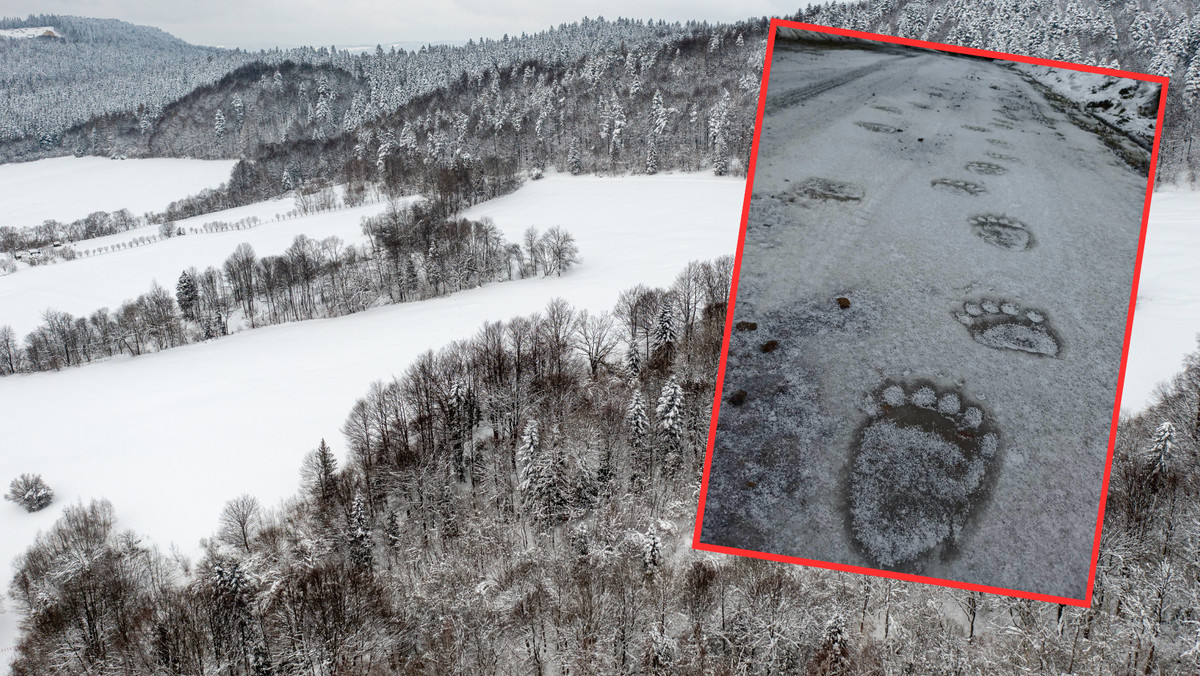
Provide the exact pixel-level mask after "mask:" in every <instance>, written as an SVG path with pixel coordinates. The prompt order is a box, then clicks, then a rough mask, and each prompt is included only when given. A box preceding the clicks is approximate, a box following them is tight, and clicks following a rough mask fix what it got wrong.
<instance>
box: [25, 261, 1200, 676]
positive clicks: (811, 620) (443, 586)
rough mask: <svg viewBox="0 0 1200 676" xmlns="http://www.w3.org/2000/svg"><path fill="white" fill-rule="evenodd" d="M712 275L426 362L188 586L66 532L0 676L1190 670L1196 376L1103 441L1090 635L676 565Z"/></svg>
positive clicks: (717, 567)
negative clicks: (1109, 449)
mask: <svg viewBox="0 0 1200 676" xmlns="http://www.w3.org/2000/svg"><path fill="white" fill-rule="evenodd" d="M730 264H731V261H730V260H728V259H725V260H720V261H716V262H715V263H704V264H695V265H691V266H689V267H688V268H687V269H686V270H685V271H683V272H682V273H681V274H680V275H679V278H678V280H677V281H676V283H675V284H674V285H673V286H672V288H670V289H647V288H644V287H642V288H636V289H631V290H630V291H628V292H627V293H625V294H624V295H623V296H622V298H621V301H620V302H619V304H618V306H617V307H616V308H614V310H613V312H612V313H611V314H607V313H602V314H589V313H586V312H578V311H575V310H573V309H572V308H571V307H569V306H568V305H566V304H565V303H562V302H559V301H556V302H553V303H551V304H550V305H549V306H548V307H547V308H546V310H545V312H544V313H541V314H538V315H535V316H532V317H523V318H516V319H513V320H511V321H508V322H503V323H492V324H488V325H485V326H484V327H482V328H481V329H480V331H479V333H478V334H477V335H476V337H474V338H473V339H471V340H468V341H464V342H460V343H456V344H453V345H450V346H447V347H446V348H444V349H442V350H440V351H438V352H430V353H427V354H426V355H425V356H424V357H422V358H421V359H419V360H417V361H416V363H414V364H413V365H412V366H411V367H410V368H409V370H408V372H407V373H405V374H404V375H403V376H402V377H400V378H398V379H396V380H394V381H392V382H388V383H378V384H377V385H375V386H373V387H372V388H371V390H370V391H369V392H368V393H366V395H365V396H364V397H363V398H362V399H361V400H360V401H358V402H357V403H356V404H355V405H354V406H353V407H352V409H351V410H350V412H349V415H348V417H347V419H346V422H345V425H344V427H343V432H344V438H342V439H338V440H332V439H331V440H320V439H314V440H313V447H314V448H315V450H313V451H312V452H310V453H309V454H308V456H307V458H306V460H305V461H304V463H303V466H302V467H301V468H300V490H299V492H298V493H297V495H296V497H295V498H294V499H293V500H291V501H290V502H289V503H288V504H287V505H285V506H283V507H281V508H279V509H271V508H270V506H268V505H262V504H260V503H259V502H258V501H257V500H256V499H254V497H253V496H241V497H233V496H231V498H232V499H231V500H230V502H229V503H228V505H227V507H226V508H225V510H224V512H223V513H222V514H220V515H219V520H217V516H218V515H214V527H215V529H216V530H215V534H214V536H213V537H212V539H211V540H209V541H208V543H207V545H206V548H205V552H206V553H205V554H204V556H203V558H202V559H201V560H200V561H198V562H195V563H192V562H188V561H186V560H184V559H182V558H179V557H178V556H172V555H169V554H167V553H166V552H163V551H161V550H158V549H155V547H154V545H153V543H149V542H145V541H143V540H140V539H139V538H138V537H137V536H136V535H135V534H133V533H124V532H122V530H121V528H120V527H119V526H118V522H119V518H120V504H119V499H117V500H115V503H116V504H115V506H113V505H110V504H109V503H107V502H104V501H101V502H95V503H92V504H90V505H86V506H84V505H79V506H72V507H68V508H67V509H66V511H65V513H64V516H63V517H62V519H61V520H60V521H59V522H58V524H57V525H56V526H55V528H54V529H53V531H51V532H49V533H46V534H45V535H43V536H42V537H41V538H39V540H38V542H37V543H36V544H35V545H34V546H33V547H32V548H31V549H30V550H29V551H28V552H27V553H26V554H25V555H24V556H23V557H21V558H20V560H19V561H18V568H17V570H18V572H17V575H16V577H15V579H14V580H13V583H12V586H11V596H12V598H13V599H15V603H16V605H17V607H18V609H19V610H20V611H21V612H22V613H24V614H26V616H27V620H26V621H25V622H24V627H25V632H24V634H23V638H22V640H21V643H20V645H19V647H18V653H17V658H16V661H15V662H14V673H15V674H19V675H25V674H73V673H108V672H120V673H142V674H150V673H169V674H194V673H228V674H272V673H274V674H301V673H303V674H382V673H414V672H431V673H449V672H463V673H543V674H549V673H572V672H574V673H597V674H598V673H641V674H667V673H762V674H777V673H804V674H880V673H921V674H962V673H1014V672H1035V673H1089V674H1094V673H1105V674H1134V673H1138V674H1142V673H1165V674H1190V673H1194V672H1195V669H1196V668H1197V666H1200V650H1198V649H1197V645H1200V634H1198V633H1197V628H1196V623H1197V621H1198V620H1200V617H1197V615H1196V608H1197V607H1198V603H1200V584H1198V583H1197V579H1198V573H1200V569H1198V568H1197V561H1200V550H1198V549H1197V545H1198V543H1200V532H1197V530H1196V525H1197V524H1200V511H1198V508H1197V504H1198V503H1197V500H1196V491H1197V488H1200V481H1198V477H1200V464H1198V463H1197V459H1196V458H1197V453H1196V451H1197V445H1198V444H1197V441H1198V439H1200V426H1198V425H1197V423H1196V421H1197V410H1198V408H1197V407H1198V404H1200V398H1198V394H1200V359H1193V360H1192V361H1191V362H1190V365H1189V367H1188V370H1187V371H1186V372H1185V373H1183V374H1181V375H1180V376H1179V377H1178V378H1177V379H1176V381H1175V383H1174V384H1173V385H1172V386H1171V387H1170V388H1168V389H1165V390H1164V392H1163V396H1162V402H1163V403H1161V404H1160V405H1158V406H1155V407H1153V408H1152V409H1150V410H1149V411H1147V412H1146V413H1145V414H1144V415H1141V416H1139V417H1137V418H1133V419H1129V420H1125V421H1123V422H1122V426H1121V431H1120V435H1119V438H1118V445H1117V451H1116V461H1115V464H1114V469H1113V476H1112V485H1111V489H1110V497H1109V501H1108V510H1107V516H1106V521H1105V531H1104V538H1103V542H1102V549H1101V555H1100V561H1099V568H1098V572H1097V577H1096V592H1095V597H1094V601H1093V604H1092V607H1091V608H1089V609H1080V608H1074V607H1066V606H1055V605H1053V604H1046V603H1040V602H1033V601H1025V600H1021V599H1014V598H1009V597H1003V596H991V595H986V594H979V593H977V592H960V591H955V590H948V589H942V588H937V587H930V586H927V585H919V584H908V583H902V582H896V581H889V580H883V579H878V578H869V577H861V576H856V575H849V574H840V573H831V572H827V571H821V570H817V569H811V568H804V567H797V566H790V565H785V564H773V563H767V562H762V561H755V560H749V559H742V558H738V557H726V556H715V555H708V554H703V553H699V552H694V551H691V550H690V549H689V546H688V543H689V540H690V533H691V524H692V518H693V516H694V509H695V504H696V494H697V489H698V481H699V474H700V469H701V464H702V458H703V450H704V442H705V435H706V430H707V423H708V413H709V406H710V403H711V398H712V391H713V385H714V383H713V377H714V375H715V366H716V360H717V356H718V354H719V348H720V342H721V335H722V328H723V325H724V312H723V310H724V301H723V299H724V298H725V294H726V291H727V283H726V280H727V279H728V276H729V273H730ZM625 345H628V346H631V347H630V348H629V349H628V350H626V349H625V348H624V346H625ZM264 424H266V423H264ZM339 457H342V458H344V460H343V461H341V462H339V461H338V458H339ZM281 471H282V468H281Z"/></svg>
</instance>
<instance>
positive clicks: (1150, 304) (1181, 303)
mask: <svg viewBox="0 0 1200 676" xmlns="http://www.w3.org/2000/svg"><path fill="white" fill-rule="evenodd" d="M1197 334H1200V192H1196V191H1192V190H1179V189H1168V190H1159V191H1158V192H1155V193H1154V196H1153V198H1151V200H1150V224H1149V226H1147V228H1146V249H1145V251H1144V253H1143V254H1142V275H1141V279H1140V281H1139V283H1138V298H1137V307H1136V309H1135V310H1134V313H1133V335H1132V337H1131V338H1130V341H1129V360H1128V362H1127V363H1126V365H1125V388H1124V390H1123V393H1122V395H1121V409H1122V410H1124V411H1129V412H1136V411H1139V410H1141V409H1143V408H1145V407H1146V406H1147V405H1148V404H1150V403H1151V402H1152V398H1153V397H1152V395H1153V393H1154V388H1155V387H1156V386H1157V385H1158V384H1159V383H1161V382H1164V381H1167V380H1170V378H1171V377H1172V376H1174V375H1175V374H1176V373H1178V372H1179V370H1180V369H1181V368H1182V367H1183V358H1184V356H1185V355H1187V354H1188V353H1191V352H1194V351H1195V350H1196V347H1197V344H1196V338H1197Z"/></svg>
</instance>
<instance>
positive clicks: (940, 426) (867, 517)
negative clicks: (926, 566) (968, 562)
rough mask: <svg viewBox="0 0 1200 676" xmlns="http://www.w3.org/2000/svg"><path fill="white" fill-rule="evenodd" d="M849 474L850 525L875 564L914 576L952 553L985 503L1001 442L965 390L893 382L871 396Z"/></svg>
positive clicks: (866, 406) (854, 536)
mask: <svg viewBox="0 0 1200 676" xmlns="http://www.w3.org/2000/svg"><path fill="white" fill-rule="evenodd" d="M864 409H865V410H866V412H867V414H868V415H869V416H870V419H869V420H868V422H867V423H866V425H865V426H864V427H863V429H862V431H861V432H860V433H859V435H858V438H857V441H856V446H855V448H854V453H853V457H852V459H851V466H850V472H849V475H850V476H849V483H848V489H849V495H848V500H847V504H848V505H849V524H850V530H851V534H852V536H853V538H854V540H855V542H856V543H857V544H858V545H859V546H861V547H862V550H863V552H864V553H865V554H866V555H867V556H868V557H869V558H870V559H872V560H873V561H874V562H875V563H876V564H878V565H880V566H884V567H888V568H902V569H910V570H915V569H919V568H920V567H922V566H923V563H924V562H926V561H928V559H929V558H930V556H931V555H932V554H934V553H946V548H947V547H952V546H954V545H955V544H956V543H957V541H958V539H959V537H960V536H961V534H962V531H963V528H964V527H965V526H966V524H967V521H968V519H969V518H970V517H971V516H973V512H974V510H975V507H976V505H978V504H979V503H980V502H981V500H982V498H983V497H984V494H985V491H986V487H987V484H988V483H990V482H989V481H988V478H989V474H990V473H991V469H992V466H993V465H994V463H995V459H996V452H997V449H998V448H999V438H998V436H997V435H996V433H995V432H993V431H992V430H991V427H990V425H989V423H988V421H987V419H986V417H985V416H984V413H983V411H982V410H981V409H980V408H979V407H978V406H976V405H973V404H971V403H970V402H968V401H967V400H966V398H965V397H964V396H963V395H961V394H960V393H958V392H954V391H945V392H942V393H940V394H939V393H938V392H937V391H936V390H935V389H934V388H933V386H932V385H929V384H925V383H915V384H913V385H911V386H909V387H908V388H907V389H906V387H905V386H902V385H899V384H895V383H888V384H886V385H885V386H884V388H883V389H882V390H881V391H880V392H878V393H877V394H873V395H869V396H868V397H867V399H866V401H865V405H864Z"/></svg>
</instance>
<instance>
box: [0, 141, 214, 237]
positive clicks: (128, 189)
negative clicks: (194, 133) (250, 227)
mask: <svg viewBox="0 0 1200 676" xmlns="http://www.w3.org/2000/svg"><path fill="white" fill-rule="evenodd" d="M235 164H237V162H235V161H234V160H180V159H165V158H159V159H141V160H109V159H104V158H102V157H54V158H51V159H48V160H38V161H37V162H20V163H16V164H0V196H2V197H0V204H3V206H4V212H3V214H0V225H6V226H11V227H15V228H23V227H27V226H34V225H41V224H42V222H43V221H46V220H49V219H54V220H57V221H64V222H70V221H73V220H75V219H78V218H83V217H84V216H87V215H88V214H90V213H92V212H94V211H118V210H120V209H129V210H130V211H131V212H133V214H134V215H135V216H141V215H142V214H144V213H146V212H147V211H162V210H163V209H164V208H166V206H167V205H168V204H170V203H171V202H174V201H175V200H178V199H181V198H184V197H187V196H189V195H194V194H196V193H198V192H200V191H201V190H203V189H205V188H215V187H217V186H219V185H221V184H222V183H224V182H225V181H227V180H229V172H230V171H232V170H233V165H235Z"/></svg>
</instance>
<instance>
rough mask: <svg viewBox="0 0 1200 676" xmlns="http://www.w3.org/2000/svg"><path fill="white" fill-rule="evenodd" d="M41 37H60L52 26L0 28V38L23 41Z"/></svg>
mask: <svg viewBox="0 0 1200 676" xmlns="http://www.w3.org/2000/svg"><path fill="white" fill-rule="evenodd" d="M41 36H47V37H55V38H59V37H62V36H61V35H59V34H58V31H56V30H54V26H26V27H24V28H0V38H9V39H10V40H25V39H29V38H36V37H41Z"/></svg>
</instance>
